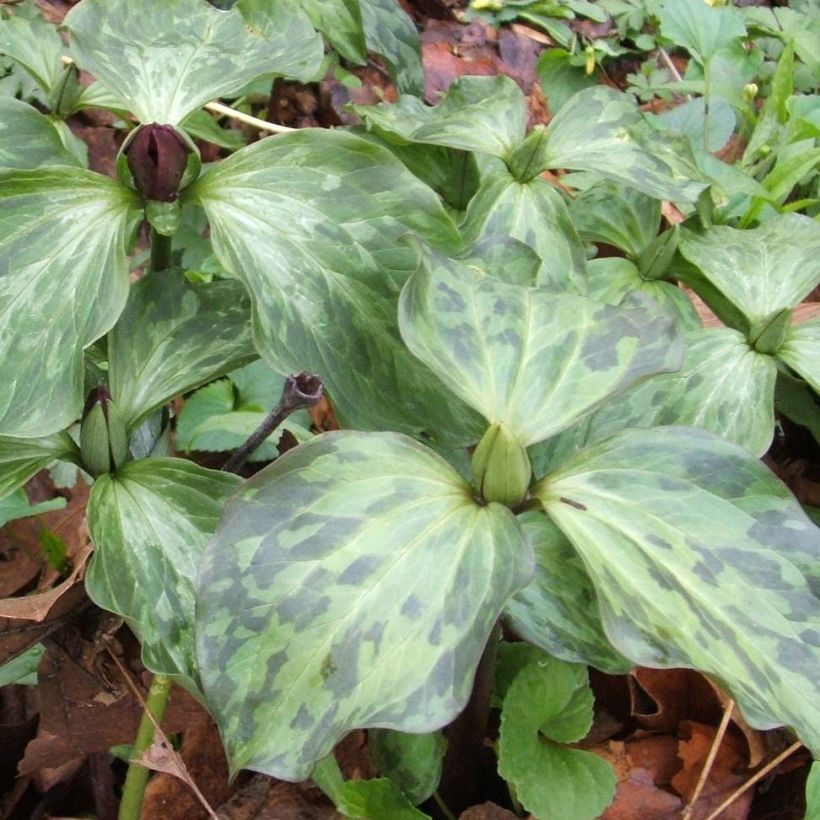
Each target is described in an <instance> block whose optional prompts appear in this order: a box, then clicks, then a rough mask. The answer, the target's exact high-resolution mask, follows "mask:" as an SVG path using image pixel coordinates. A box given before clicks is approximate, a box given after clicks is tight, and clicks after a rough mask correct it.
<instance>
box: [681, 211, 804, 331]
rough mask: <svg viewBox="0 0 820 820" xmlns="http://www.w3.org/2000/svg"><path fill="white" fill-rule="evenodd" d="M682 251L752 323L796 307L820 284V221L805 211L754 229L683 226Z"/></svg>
mask: <svg viewBox="0 0 820 820" xmlns="http://www.w3.org/2000/svg"><path fill="white" fill-rule="evenodd" d="M680 251H681V253H682V254H683V255H684V256H685V257H686V259H688V260H689V261H690V262H691V263H692V264H693V265H696V266H697V267H698V268H699V269H700V270H701V271H702V272H703V274H704V276H706V277H707V279H708V280H709V281H710V282H711V283H712V285H714V286H715V287H716V288H717V289H718V290H719V291H720V292H721V293H722V294H723V295H724V296H725V297H726V298H727V299H728V300H729V301H730V302H731V303H732V304H733V305H734V306H735V307H736V308H738V310H740V311H741V312H742V313H743V314H744V315H745V316H746V318H747V319H749V321H751V322H759V321H762V320H764V319H765V318H766V317H768V316H769V315H771V314H772V313H774V312H775V311H778V310H781V309H782V308H790V307H794V305H796V304H797V303H798V302H800V300H801V299H802V298H803V297H804V296H805V295H806V294H807V293H808V292H809V291H810V290H811V289H812V288H814V287H815V286H816V285H817V284H818V282H820V225H818V223H817V222H815V221H814V220H813V219H809V217H807V216H800V215H799V214H784V215H780V216H776V217H773V218H772V219H770V220H769V221H768V222H766V223H764V224H763V225H761V226H760V227H759V228H755V229H753V230H739V229H737V228H730V227H728V226H726V225H716V226H713V227H711V228H709V229H708V230H706V231H703V232H702V233H695V232H693V231H690V230H687V229H683V230H681V234H680Z"/></svg>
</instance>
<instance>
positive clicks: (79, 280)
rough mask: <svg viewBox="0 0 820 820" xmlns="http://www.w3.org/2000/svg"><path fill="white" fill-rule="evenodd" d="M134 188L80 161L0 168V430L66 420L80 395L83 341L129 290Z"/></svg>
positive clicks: (105, 322) (23, 432) (31, 431)
mask: <svg viewBox="0 0 820 820" xmlns="http://www.w3.org/2000/svg"><path fill="white" fill-rule="evenodd" d="M137 201H138V200H137V196H136V194H135V193H134V192H133V191H129V190H128V189H126V188H124V187H123V186H121V185H119V184H117V183H116V182H114V181H112V180H110V179H108V178H106V177H103V176H101V175H100V174H94V173H91V172H88V171H83V170H80V169H68V168H53V169H46V170H43V171H7V172H0V351H2V355H1V356H0V384H3V386H4V388H3V393H2V397H1V398H0V434H4V435H12V436H27V437H28V436H31V437H33V436H42V435H49V434H51V433H54V432H56V431H57V430H62V429H63V428H65V427H68V425H69V424H71V423H72V422H73V421H74V420H75V418H76V417H77V416H78V415H79V413H80V410H81V408H82V404H83V399H84V398H85V397H84V395H83V348H84V347H86V346H88V345H90V344H91V343H92V342H93V341H94V340H95V339H98V338H99V337H100V336H102V335H103V334H104V333H106V332H107V331H108V330H110V329H111V327H112V326H113V325H114V323H115V322H116V321H117V317H118V316H119V314H120V312H121V311H122V309H123V307H124V306H125V301H126V299H127V297H128V260H127V259H126V256H125V250H126V244H127V242H128V241H129V239H130V236H131V234H132V231H133V229H134V227H135V225H136V222H137V220H138V219H139V216H140V210H139V209H138V207H137Z"/></svg>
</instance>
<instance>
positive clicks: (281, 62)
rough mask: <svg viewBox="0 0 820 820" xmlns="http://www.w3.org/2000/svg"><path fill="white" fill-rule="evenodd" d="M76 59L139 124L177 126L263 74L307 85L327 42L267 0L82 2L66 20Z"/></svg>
mask: <svg viewBox="0 0 820 820" xmlns="http://www.w3.org/2000/svg"><path fill="white" fill-rule="evenodd" d="M63 25H64V27H65V28H66V29H67V30H68V32H69V35H70V41H71V48H72V51H73V53H74V55H75V58H76V60H77V63H78V64H79V65H80V66H81V67H82V68H84V69H86V70H87V71H90V72H91V73H92V74H93V75H94V76H95V77H96V78H97V79H98V80H99V81H100V82H101V83H103V84H104V85H105V86H107V88H108V90H109V91H110V92H112V93H113V94H115V95H116V96H117V97H118V98H119V99H120V100H121V106H122V108H124V109H125V110H127V111H130V112H132V113H133V114H135V115H136V117H137V118H138V119H139V121H140V122H159V123H168V124H171V125H176V124H177V123H179V122H181V121H182V120H183V119H184V118H185V116H186V115H188V114H190V113H191V112H192V111H195V110H196V109H197V108H200V107H201V106H203V105H204V104H205V103H206V102H208V101H209V100H212V99H214V98H215V97H220V96H222V95H224V94H230V93H232V92H236V91H239V90H240V89H241V88H242V87H243V86H244V85H246V84H247V83H248V82H250V81H251V80H253V79H256V77H258V76H259V75H261V74H271V73H277V74H281V75H285V76H289V77H294V78H296V79H298V80H302V81H304V82H308V81H310V80H312V79H313V77H314V75H315V74H316V71H317V69H318V67H319V63H320V62H321V59H322V41H321V38H320V37H319V36H318V35H317V34H316V32H315V31H314V30H313V27H312V26H311V25H310V24H309V23H308V21H307V18H305V17H304V16H303V15H301V14H296V13H294V12H293V11H291V10H290V9H289V8H287V7H284V6H279V5H276V4H266V3H264V1H263V0H240V2H239V3H238V4H237V5H236V6H234V8H232V9H231V10H230V11H219V10H217V9H215V8H213V6H211V5H209V4H208V3H205V2H204V1H203V0H164V2H163V3H162V4H161V5H153V6H151V7H150V9H147V10H146V9H145V8H143V7H142V6H135V5H134V4H133V3H131V2H129V0H83V2H82V3H81V4H79V5H77V6H75V7H74V8H73V9H72V10H71V11H70V12H69V13H68V14H67V15H66V17H65V20H64V23H63Z"/></svg>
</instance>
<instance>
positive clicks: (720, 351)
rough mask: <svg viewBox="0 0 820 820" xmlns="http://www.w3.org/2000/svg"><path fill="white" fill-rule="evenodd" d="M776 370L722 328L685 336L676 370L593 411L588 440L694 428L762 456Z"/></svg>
mask: <svg viewBox="0 0 820 820" xmlns="http://www.w3.org/2000/svg"><path fill="white" fill-rule="evenodd" d="M776 376H777V366H776V364H775V360H774V359H773V358H772V357H771V356H765V355H763V354H761V353H757V352H755V351H754V350H753V349H752V348H751V347H750V346H749V343H748V342H747V341H746V339H745V337H744V336H743V335H742V334H740V333H738V332H737V331H736V330H732V329H730V328H727V327H720V328H706V329H703V330H696V331H693V332H690V333H687V335H686V355H685V357H684V360H683V365H682V366H681V369H680V370H678V371H677V372H676V373H665V374H662V375H660V376H656V377H655V378H653V379H649V380H648V381H646V382H644V383H643V384H641V385H639V386H638V387H636V388H635V389H634V390H632V391H630V392H629V393H627V394H625V395H623V396H621V397H619V398H618V399H616V400H615V401H613V402H611V403H609V404H607V405H606V406H605V407H603V408H601V410H600V411H598V412H596V413H595V414H594V415H593V417H592V418H591V420H590V426H589V429H590V432H589V439H588V440H589V441H590V442H593V441H596V442H597V441H601V440H603V439H604V438H606V437H607V436H610V435H612V434H613V433H617V432H618V431H619V430H623V429H624V428H626V427H660V426H665V425H670V424H678V425H686V426H689V427H700V428H703V429H704V430H710V431H712V432H713V433H717V434H718V435H720V436H722V437H723V438H727V439H729V440H730V441H733V442H735V443H736V444H739V445H741V446H742V447H745V448H746V450H748V451H749V452H750V453H751V454H752V455H754V456H762V455H763V454H764V453H765V452H766V450H767V449H768V448H769V445H770V444H771V441H772V435H773V433H774V409H773V402H774V385H775V378H776Z"/></svg>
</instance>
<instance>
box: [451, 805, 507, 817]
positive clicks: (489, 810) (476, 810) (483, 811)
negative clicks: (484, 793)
mask: <svg viewBox="0 0 820 820" xmlns="http://www.w3.org/2000/svg"><path fill="white" fill-rule="evenodd" d="M458 820H518V817H517V816H516V815H515V814H513V812H511V811H510V810H509V809H505V808H502V807H501V806H498V805H496V804H495V803H490V802H487V803H482V804H481V805H480V806H471V807H470V808H469V809H467V811H463V812H461V814H460V815H459V818H458Z"/></svg>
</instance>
